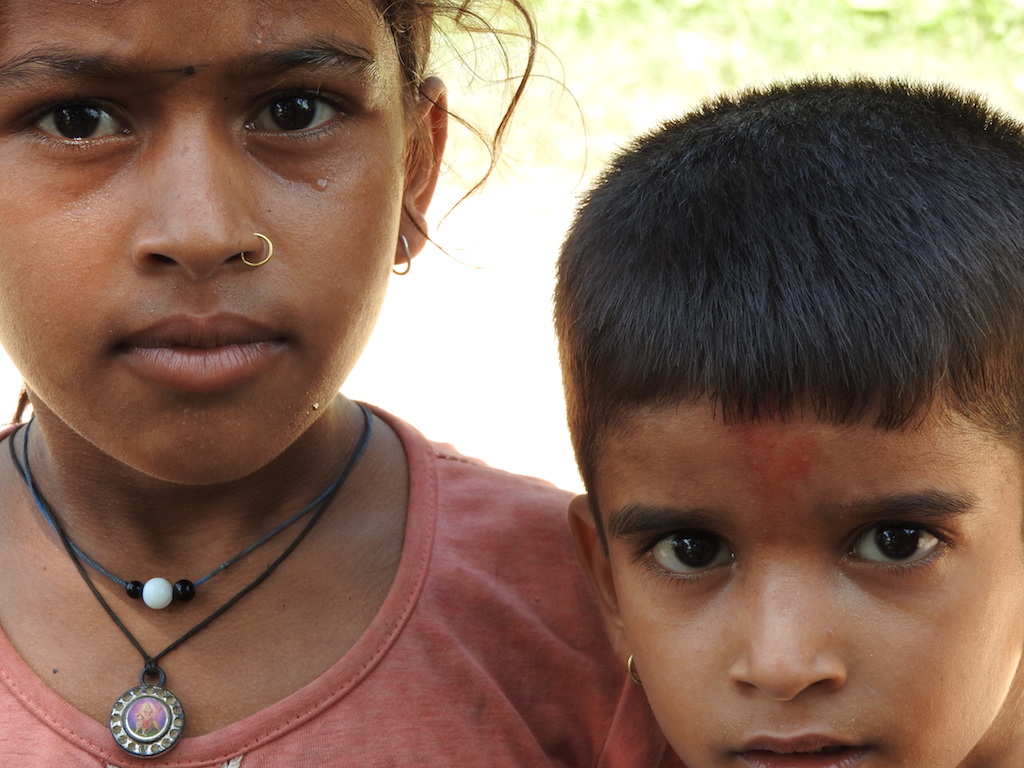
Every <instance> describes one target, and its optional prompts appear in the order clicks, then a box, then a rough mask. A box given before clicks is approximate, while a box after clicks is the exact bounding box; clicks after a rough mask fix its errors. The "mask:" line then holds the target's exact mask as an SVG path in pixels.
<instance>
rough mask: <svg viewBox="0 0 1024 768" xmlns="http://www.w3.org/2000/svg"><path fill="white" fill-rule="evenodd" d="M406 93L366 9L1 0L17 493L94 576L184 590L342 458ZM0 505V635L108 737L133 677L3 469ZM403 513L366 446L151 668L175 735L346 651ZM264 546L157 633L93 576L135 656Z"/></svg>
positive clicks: (400, 145) (408, 155)
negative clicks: (327, 494)
mask: <svg viewBox="0 0 1024 768" xmlns="http://www.w3.org/2000/svg"><path fill="white" fill-rule="evenodd" d="M423 90H424V92H425V93H426V94H427V96H429V98H418V97H416V96H415V95H414V94H413V95H411V96H410V93H411V92H410V89H409V87H408V86H407V85H406V84H405V83H404V81H403V76H402V72H401V69H400V66H399V61H398V58H397V54H396V49H395V42H394V39H393V38H392V35H391V32H390V31H389V29H388V27H387V25H386V23H385V22H384V20H383V19H382V17H381V15H380V13H379V12H378V11H377V10H376V8H375V6H374V4H373V2H372V0H304V1H303V2H302V3H295V2H292V1H291V0H280V1H278V2H273V1H271V0H175V2H167V0H121V2H100V3H96V2H90V3H76V2H67V1H66V0H5V2H4V7H3V18H2V23H0V167H2V168H3V169H4V184H3V185H0V231H2V232H3V233H4V235H3V238H0V341H2V343H3V345H4V347H5V348H6V349H7V350H8V352H9V353H10V355H11V357H12V358H13V360H14V361H15V363H16V364H17V365H18V367H19V369H20V370H21V372H22V373H23V375H24V377H25V381H26V385H27V388H28V390H29V393H30V395H31V399H32V404H33V407H34V410H35V414H36V421H35V426H34V427H33V430H32V442H31V461H32V468H33V471H34V474H35V475H36V478H37V481H38V484H39V486H40V487H41V489H42V490H43V493H44V494H45V495H46V496H47V498H48V500H49V501H50V503H51V505H52V507H53V508H54V509H55V510H56V511H57V514H58V515H59V517H60V519H61V520H62V521H63V522H64V524H65V525H66V528H67V529H68V531H69V533H70V535H71V537H72V538H73V539H74V540H75V542H76V543H77V544H78V545H79V546H80V547H81V548H82V549H83V550H85V551H86V552H89V553H90V554H91V555H93V557H95V558H96V559H97V560H98V561H100V562H101V563H103V564H104V565H106V566H107V567H109V568H110V569H111V570H112V571H113V572H115V573H117V574H119V575H122V576H124V577H126V578H138V579H142V580H145V579H147V578H150V577H152V576H156V575H161V576H164V577H165V578H168V579H170V580H171V581H172V582H173V581H175V580H177V579H179V578H192V579H195V578H198V576H200V575H202V574H203V573H205V572H207V571H208V570H210V569H211V568H212V567H213V566H214V565H215V564H217V563H218V562H220V561H222V560H224V559H226V558H227V557H229V556H231V555H232V554H234V553H235V552H237V551H238V550H240V549H242V548H243V547H244V546H246V545H247V544H249V543H250V542H251V541H253V540H254V539H255V538H256V537H257V536H258V535H259V534H260V533H262V532H265V531H266V530H268V529H270V528H272V527H273V526H274V525H275V524H276V523H278V522H280V521H282V520H284V519H286V518H287V517H288V516H290V515H291V514H293V513H294V512H295V511H296V510H297V509H299V508H300V507H302V506H304V505H305V504H306V503H308V502H309V501H310V500H311V499H312V498H313V497H315V496H316V495H317V494H318V493H319V492H320V491H321V490H322V489H323V488H324V487H326V485H327V484H328V483H329V482H330V481H331V480H332V479H333V478H334V476H335V475H336V474H337V473H338V471H339V470H340V468H341V466H342V464H343V463H344V462H345V460H346V459H347V457H348V456H349V454H350V453H351V451H352V448H353V446H354V444H355V442H356V440H357V438H358V435H359V434H360V432H361V431H362V427H363V422H362V415H361V413H360V412H359V410H358V408H357V407H356V406H355V405H354V404H353V403H351V402H350V401H348V400H346V399H345V398H343V397H340V396H336V393H337V390H338V387H339V386H340V385H341V383H342V382H343V381H344V379H345V377H346V375H347V374H348V373H349V371H350V370H351V369H352V366H353V365H354V363H355V361H356V359H357V358H358V356H359V354H360V352H361V351H362V349H363V346H364V344H365V343H366V340H367V337H368V335H369V333H370V330H371V328H372V326H373V324H374V321H375V318H376V315H377V312H378V310H379V307H380V304H381V301H382V298H383V295H384V290H385V286H386V283H387V280H388V277H389V273H390V270H391V268H392V266H393V264H394V263H395V262H396V260H399V261H401V260H403V259H404V256H405V252H404V250H402V249H401V248H400V247H399V246H398V236H399V233H401V234H403V235H405V237H406V238H407V239H408V242H409V245H410V250H411V252H412V253H413V254H415V253H417V252H418V251H419V250H420V249H421V248H422V246H423V243H424V238H425V235H424V234H423V233H424V231H425V223H424V220H423V215H424V213H425V211H426V208H427V206H428V204H429V202H430V198H431V195H432V193H433V189H434V184H435V181H436V176H437V170H438V162H439V160H440V154H441V151H442V149H443V145H444V138H445V125H446V122H445V119H446V116H445V112H444V109H443V105H444V92H443V88H442V86H441V84H440V83H439V82H438V81H436V80H430V81H428V82H427V83H426V84H425V85H424V86H423ZM435 105H436V106H435ZM415 136H418V137H420V138H421V139H422V140H423V141H424V142H426V145H425V147H424V148H425V150H426V151H423V152H419V153H414V152H413V151H412V150H413V145H414V137H415ZM421 146H422V145H421ZM403 209H404V212H403ZM254 232H262V233H265V234H266V235H268V236H269V237H270V238H271V239H272V240H273V242H274V246H275V249H276V250H275V255H274V257H273V259H272V260H271V261H270V262H268V263H267V264H265V265H263V266H260V267H256V268H252V267H248V266H246V265H244V264H243V263H242V261H241V259H240V258H239V256H238V254H239V253H240V252H243V251H245V252H247V255H248V258H249V259H250V260H257V259H258V258H260V257H261V255H262V252H263V251H262V248H263V246H262V244H261V242H260V241H259V239H257V238H256V237H255V236H254V235H253V233H254ZM0 493H2V494H3V496H2V498H3V503H4V514H3V515H2V516H0V568H2V572H3V574H4V588H3V589H2V590H0V625H2V626H3V628H4V631H5V632H6V633H7V634H8V636H9V637H10V638H11V640H12V642H13V643H14V645H15V646H16V648H17V649H18V651H19V652H20V653H21V655H22V656H23V657H24V658H25V659H26V661H27V662H28V663H29V665H31V667H32V668H33V669H34V670H35V671H36V673H37V674H39V675H40V676H41V677H42V678H43V679H44V680H45V681H46V682H47V683H48V684H49V685H50V686H51V687H52V688H54V689H55V690H56V691H57V693H59V694H60V695H61V696H63V697H64V698H65V699H66V700H68V701H69V702H70V703H71V704H73V705H74V706H76V707H78V708H79V709H81V710H83V711H84V712H86V713H88V714H89V715H91V716H92V717H94V718H95V719H97V720H99V721H103V722H105V721H106V719H107V717H108V715H109V711H110V706H111V704H112V703H113V700H114V699H115V698H116V697H117V695H119V694H120V693H121V692H122V691H124V690H126V689H127V688H130V687H131V686H132V685H134V684H135V681H136V680H137V678H138V675H139V672H140V670H141V666H142V662H141V659H140V657H139V655H138V653H137V652H136V651H135V650H134V649H133V648H131V646H130V645H129V644H128V641H127V640H126V639H125V638H124V637H123V635H122V634H121V633H120V631H119V630H118V629H117V628H116V627H115V626H114V624H113V623H112V622H111V621H110V619H109V618H108V617H107V616H106V615H105V614H104V613H103V611H102V609H101V608H100V607H99V605H98V604H97V601H96V600H95V599H94V598H93V597H92V595H91V594H90V593H89V592H88V590H87V588H86V586H85V585H84V583H83V582H82V580H81V578H80V577H79V575H78V573H77V572H76V571H75V569H74V567H73V565H72V563H71V561H70V559H69V558H68V557H67V555H66V554H65V553H64V552H63V550H62V549H61V547H60V544H59V542H58V540H57V538H56V537H55V535H54V534H53V532H52V531H51V530H50V529H49V527H48V526H47V525H46V524H45V523H44V522H43V521H42V520H41V517H40V515H39V513H38V511H36V509H35V508H34V506H33V505H32V502H31V500H30V498H29V496H28V494H27V492H26V490H25V488H24V485H23V483H22V482H21V480H20V478H18V476H17V475H16V473H15V471H14V470H13V468H12V467H11V465H10V463H9V462H7V461H2V462H0ZM406 497H407V485H406V466H405V459H404V454H403V452H402V448H401V446H400V444H399V442H398V440H397V438H396V436H395V435H394V434H393V433H391V432H390V431H389V430H388V429H387V427H386V426H385V425H384V424H383V423H382V422H380V421H376V422H375V424H374V436H373V440H372V442H371V443H370V445H369V448H368V450H367V453H366V455H365V457H364V459H363V460H362V463H361V464H360V465H359V467H358V468H357V470H356V471H355V472H354V474H353V475H352V476H351V478H350V479H349V481H348V483H347V484H346V485H345V487H344V488H343V490H342V492H341V493H340V494H339V495H338V497H337V498H336V499H335V501H334V502H333V504H332V507H331V509H330V510H329V511H328V513H327V514H326V515H325V516H324V518H323V520H322V521H321V522H320V523H319V525H318V527H317V528H316V529H315V530H314V532H313V533H312V535H311V536H310V537H309V538H308V539H307V540H306V541H305V542H304V543H303V545H302V546H301V547H300V548H299V550H298V551H297V552H296V553H295V554H293V555H292V556H291V557H290V558H289V559H288V560H287V561H285V563H284V565H283V566H282V567H281V568H280V569H279V570H278V571H277V572H276V573H275V575H274V576H273V577H272V578H271V579H269V580H267V581H266V582H265V583H264V584H263V585H261V586H260V587H259V588H258V589H257V590H255V591H254V592H253V593H251V594H250V595H249V596H247V597H246V598H245V599H244V600H243V601H242V602H241V603H240V604H238V605H237V606H236V607H234V608H233V609H231V610H230V611H229V612H228V613H227V614H225V615H224V616H223V617H222V618H220V619H218V620H217V621H216V622H215V623H214V624H213V625H212V626H211V627H210V628H208V629H206V630H205V631H203V632H202V633H200V634H199V635H197V636H196V637H194V638H193V639H191V640H189V641H188V642H186V643H185V644H184V645H183V646H182V647H181V648H180V649H178V650H175V651H174V652H173V653H172V654H170V655H169V656H168V657H166V659H165V660H164V661H163V662H162V667H163V668H164V670H165V671H166V672H167V675H168V687H169V688H171V689H172V690H173V691H174V693H175V694H176V695H178V696H179V697H180V698H181V699H182V700H183V701H185V702H187V705H188V716H189V734H190V735H199V734H202V733H206V732H209V731H211V730H214V729H216V728H219V727H222V726H224V725H227V724H229V723H231V722H234V721H236V720H238V719H240V718H242V717H244V716H246V715H248V714H251V713H253V712H255V711H257V710H259V709H261V708H264V707H266V706H268V705H270V704H272V703H274V702H276V701H278V700H280V699H281V698H283V697H284V696H286V695H288V694H289V693H292V692H293V691H295V690H297V689H298V688H300V687H301V686H303V685H305V684H306V683H308V682H310V681H311V680H313V679H314V678H315V677H316V676H317V675H318V674H320V673H321V672H323V671H324V670H325V669H326V668H327V667H328V666H330V665H331V664H332V663H333V662H335V661H336V660H337V659H338V658H339V657H340V656H341V655H342V654H343V653H344V652H345V651H346V650H347V649H348V648H349V647H350V646H351V645H352V643H353V642H354V641H355V639H356V638H358V637H359V635H360V633H361V632H362V631H363V630H364V629H365V627H366V626H367V624H368V623H369V622H370V620H371V619H372V617H373V616H374V614H375V612H376V611H377V609H378V607H379V606H380V604H381V602H382V601H383V599H384V596H385V594H386V592H387V589H388V586H389V585H390V582H391V579H392V577H393V575H394V572H395V569H396V567H397V564H398V559H399V554H400V549H401V545H402V538H403V531H404V522H405V520H404V516H405V508H406ZM290 539H291V534H284V535H283V536H281V537H278V538H277V539H275V540H274V542H273V543H272V544H269V545H267V546H266V547H265V548H263V549H261V550H260V551H259V552H258V553H257V554H254V555H252V556H250V557H249V558H247V559H246V560H244V561H242V562H240V563H238V564H237V565H236V566H234V567H232V568H231V569H230V570H228V571H225V572H224V573H222V574H221V575H219V576H218V577H217V578H215V579H213V580H211V581H210V582H209V583H208V584H205V585H203V587H202V588H201V590H200V593H199V596H198V597H197V598H196V599H195V600H194V601H193V602H191V603H187V604H179V603H175V604H173V605H172V607H171V608H169V609H167V610H165V611H151V610H149V609H146V608H144V607H143V606H141V604H139V603H134V602H129V601H127V600H126V599H125V597H124V596H123V593H122V591H121V590H120V588H119V587H117V586H115V585H114V584H112V583H110V582H108V581H107V580H105V579H103V578H101V577H98V576H97V577H96V579H95V581H96V584H97V586H98V587H99V588H100V589H101V590H102V591H103V592H104V594H106V595H107V596H108V599H110V601H111V603H112V604H113V605H114V606H115V609H116V610H117V611H118V612H119V613H120V614H121V615H122V617H123V618H124V619H125V621H126V623H127V624H128V626H129V627H130V628H131V630H132V631H133V632H134V633H135V634H136V636H137V637H138V638H139V640H140V642H141V643H142V645H143V647H145V648H146V649H147V650H149V651H150V652H151V653H155V652H156V651H158V650H160V649H162V648H163V647H164V646H165V645H167V644H168V643H169V642H170V641H172V640H174V639H175V638H176V637H177V636H179V635H180V634H181V633H183V632H184V631H185V630H186V629H188V628H189V627H191V626H192V625H194V624H195V623H196V622H198V621H199V620H200V619H202V618H203V617H205V616H206V615H207V614H208V613H209V612H210V611H211V610H212V609H213V608H214V607H216V606H217V605H219V604H220V603H221V602H223V601H224V600H225V599H226V598H227V597H229V596H230V595H232V594H234V592H235V591H237V590H238V589H239V588H240V587H241V586H242V585H244V584H246V583H248V582H249V581H251V580H252V578H253V577H254V576H255V575H256V574H257V573H259V572H260V571H262V569H263V568H264V567H265V566H266V564H267V563H268V562H269V561H270V560H272V559H273V558H274V557H275V556H276V555H277V554H278V553H279V552H280V551H281V550H282V549H283V548H284V547H285V546H286V545H287V543H288V542H289V541H290ZM282 659H287V660H288V663H287V664H281V663H280V662H281V660H282Z"/></svg>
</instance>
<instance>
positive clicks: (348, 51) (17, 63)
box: [0, 39, 377, 85]
mask: <svg viewBox="0 0 1024 768" xmlns="http://www.w3.org/2000/svg"><path fill="white" fill-rule="evenodd" d="M376 64H377V62H376V60H375V59H374V57H373V53H372V52H371V51H370V50H369V49H367V48H365V47H364V46H362V45H359V44H358V43H354V42H352V41H349V40H334V39H331V40H327V39H320V40H312V41H308V42H305V43H302V44H301V45H299V46H292V47H288V48H282V49H280V50H271V51H265V52H261V53H256V54H250V55H245V56H241V57H239V58H238V59H237V60H236V61H234V62H232V63H231V65H230V66H231V70H232V73H233V74H236V75H238V76H241V77H259V76H273V75H278V74H283V73H285V72H288V71H290V70H293V69H300V68H303V67H320V66H338V67H341V68H342V69H345V70H348V71H349V72H351V73H353V74H361V73H365V72H367V71H368V70H374V69H375V68H376ZM202 69H203V64H202V62H199V63H198V64H196V63H183V64H182V66H181V67H176V68H169V69H167V68H165V69H161V70H157V71H155V72H154V71H147V70H145V69H142V68H140V67H138V66H137V65H135V64H133V63H132V62H131V61H130V60H129V59H126V58H123V57H120V56H108V55H105V54H95V55H82V54H81V53H78V52H74V51H70V50H67V49H64V48H61V47H52V48H38V49H36V50H34V51H32V52H30V53H27V54H24V55H22V56H18V57H15V58H13V59H9V60H7V61H4V62H0V85H3V84H4V82H5V81H6V82H7V83H14V82H17V81H19V80H25V79H33V78H39V77H42V78H46V77H57V78H61V79H64V78H67V77H72V78H75V79H82V80H129V79H132V78H137V77H140V76H146V75H150V74H178V73H182V72H185V71H186V70H187V71H189V73H191V72H195V71H196V70H202Z"/></svg>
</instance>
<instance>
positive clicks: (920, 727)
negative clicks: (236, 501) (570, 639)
mask: <svg viewBox="0 0 1024 768" xmlns="http://www.w3.org/2000/svg"><path fill="white" fill-rule="evenodd" d="M1022 222H1024V124H1022V123H1020V122H1018V121H1016V120H1013V119H1012V118H1009V117H1007V116H1005V115H1001V114H999V113H998V112H997V111H995V110H993V109H991V108H990V107H988V106H987V105H986V104H984V102H983V101H981V100H980V99H978V98H976V97H973V96H971V95H969V94H963V93H959V92H957V91H955V90H952V89H949V88H946V87H942V86H927V85H922V84H914V83H906V82H902V81H884V82H876V81H870V80H862V79H853V80H835V79H811V80H807V81H803V82H796V83H783V84H777V85H773V86H768V87H766V88H763V89H751V90H749V91H744V92H742V93H739V94H735V95H729V96H723V97H720V98H719V99H716V100H713V101H711V102H708V103H707V104H704V105H702V106H701V107H700V108H698V109H696V110H694V111H693V112H690V113H689V114H687V115H684V116H682V117H681V118H679V119H678V120H674V121H671V122H669V123H666V124H665V125H663V126H661V127H660V128H659V129H658V130H656V131H654V132H652V133H651V134H648V135H647V136H644V137H641V138H639V139H637V140H636V141H635V142H634V143H633V144H632V146H631V147H629V148H628V149H627V150H625V151H624V152H623V153H621V154H620V155H619V156H618V157H617V158H615V159H614V160H613V161H612V163H611V164H610V165H609V167H608V169H607V170H606V171H605V173H604V174H603V175H602V177H601V178H600V179H599V181H598V183H597V184H596V185H595V186H594V188H593V189H592V190H591V191H590V192H589V193H588V194H587V196H586V197H585V199H584V201H583V203H582V204H581V206H580V208H579V210H578V211H577V216H576V219H575V221H574V223H573V225H572V228H571V229H570V231H569V233H568V235H567V237H566V240H565V242H564V244H563V247H562V254H561V258H560V260H559V268H558V275H559V277H558V284H557V287H556V291H555V322H556V328H557V331H558V334H559V344H560V354H561V357H562V369H563V375H564V381H565V390H566V403H567V413H568V418H569V425H570V431H571V433H572V438H573V445H574V448H575V451H576V456H577V459H578V462H579V466H580V471H581V474H582V477H583V479H584V481H585V483H586V486H587V489H588V492H589V496H584V497H579V498H577V499H576V500H575V501H574V502H573V504H572V507H571V510H570V520H571V524H572V528H573V532H574V535H575V537H576V542H577V549H578V552H579V555H580V559H581V561H582V563H583V566H584V568H585V569H586V571H587V572H588V574H589V575H590V578H591V580H592V581H593V583H594V585H595V587H596V589H597V592H598V594H599V596H600V600H601V603H602V606H603V610H604V613H605V618H606V623H607V626H608V630H609V632H610V635H611V637H612V639H613V642H614V644H615V647H616V649H617V651H618V654H619V656H620V658H621V659H622V661H623V663H625V664H627V666H628V667H629V668H630V671H631V673H632V674H633V676H634V679H635V680H636V681H637V682H638V683H639V684H641V685H643V687H644V690H645V692H646V694H647V696H648V698H649V700H650V703H651V706H652V708H653V710H654V714H655V715H656V717H657V718H658V721H659V723H660V724H661V726H662V728H663V729H664V731H665V733H666V735H667V736H668V739H669V741H670V742H671V744H672V746H673V747H674V748H675V749H676V751H677V752H678V753H679V756H680V757H681V758H682V759H683V761H684V762H685V763H686V764H687V766H688V768H896V767H897V766H900V767H914V768H918V767H919V768H1020V766H1022V765H1024V726H1022V725H1021V723H1022V722H1024V692H1022V689H1024V681H1022V680H1021V674H1020V669H1021V658H1022V652H1024V531H1022V529H1024V524H1022V515H1024V466H1022V464H1024V226H1022Z"/></svg>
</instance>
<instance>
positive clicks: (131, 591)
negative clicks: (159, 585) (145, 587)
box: [124, 581, 142, 600]
mask: <svg viewBox="0 0 1024 768" xmlns="http://www.w3.org/2000/svg"><path fill="white" fill-rule="evenodd" d="M124 591H125V592H127V593H128V597H130V598H131V599H132V600H138V599H139V598H140V597H142V582H141V581H129V582H128V583H127V584H125V585H124Z"/></svg>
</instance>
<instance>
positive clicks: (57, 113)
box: [36, 104, 127, 141]
mask: <svg viewBox="0 0 1024 768" xmlns="http://www.w3.org/2000/svg"><path fill="white" fill-rule="evenodd" d="M36 127H37V128H38V129H39V130H41V131H43V132H44V133H48V134H50V135H51V136H56V137H57V138H60V139H70V140H71V141H84V140H86V139H99V138H103V137H104V136H113V135H115V134H118V133H126V132H127V131H126V129H125V128H124V127H123V126H122V125H121V123H120V122H119V121H118V120H117V118H115V117H114V116H113V115H111V114H110V113H109V112H108V111H107V110H105V109H100V108H99V107H94V106H89V105H87V104H65V105H62V106H59V107H56V108H54V109H51V110H50V111H49V112H47V113H46V114H45V115H43V116H42V117H41V118H40V119H39V120H37V121H36Z"/></svg>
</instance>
